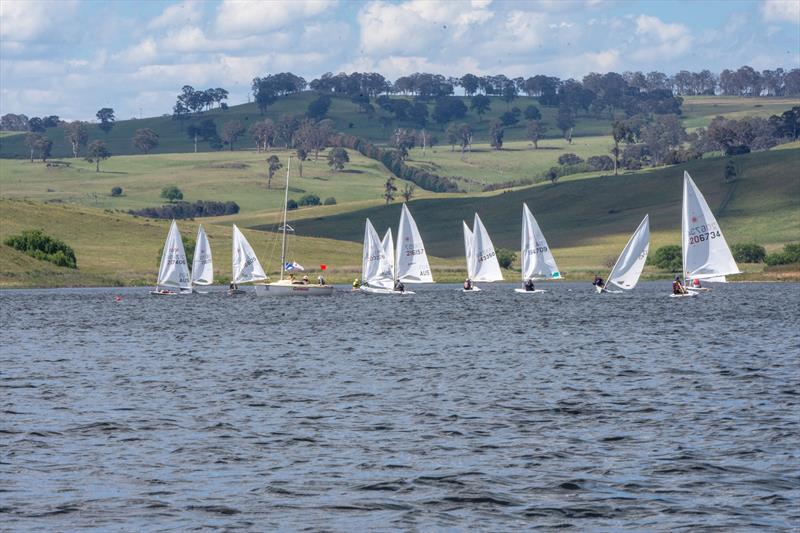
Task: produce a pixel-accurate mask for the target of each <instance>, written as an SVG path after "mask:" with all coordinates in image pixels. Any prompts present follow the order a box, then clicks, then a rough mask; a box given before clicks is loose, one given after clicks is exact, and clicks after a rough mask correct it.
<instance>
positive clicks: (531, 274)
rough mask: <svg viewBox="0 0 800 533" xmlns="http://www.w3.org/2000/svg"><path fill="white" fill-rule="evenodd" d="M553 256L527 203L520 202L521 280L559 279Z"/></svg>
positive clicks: (559, 274) (559, 275)
mask: <svg viewBox="0 0 800 533" xmlns="http://www.w3.org/2000/svg"><path fill="white" fill-rule="evenodd" d="M560 278H561V272H559V270H558V265H556V260H555V259H554V258H553V254H552V252H550V248H549V247H548V246H547V241H546V240H545V238H544V234H543V233H542V230H541V229H540V228H539V224H537V223H536V219H535V218H533V214H532V213H531V210H530V209H528V205H527V204H522V280H523V281H525V280H528V279H560Z"/></svg>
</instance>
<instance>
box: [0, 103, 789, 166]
mask: <svg viewBox="0 0 800 533" xmlns="http://www.w3.org/2000/svg"><path fill="white" fill-rule="evenodd" d="M176 93H177V90H176ZM315 97H316V94H315V93H313V92H311V91H306V92H303V93H298V94H292V95H288V96H285V97H281V98H279V99H278V101H277V102H275V103H274V104H273V105H271V106H270V107H269V109H268V110H267V112H266V114H265V115H261V114H260V113H259V111H258V107H257V106H256V104H254V103H249V104H241V105H232V106H230V107H229V108H228V110H227V111H222V110H219V109H214V110H211V111H205V112H203V113H201V114H200V115H196V116H193V117H192V118H191V119H189V120H186V121H175V120H172V118H171V116H170V115H165V116H161V117H152V118H142V119H128V120H122V119H123V118H124V117H118V118H119V120H118V121H117V122H116V123H115V125H114V128H113V129H112V130H111V131H110V132H109V133H108V135H106V134H105V133H103V132H102V131H101V130H100V129H99V128H98V127H97V125H94V124H93V125H90V127H89V139H90V141H91V140H94V139H102V140H105V141H107V143H108V145H109V149H110V150H111V153H112V154H115V155H131V154H137V153H138V152H137V151H136V150H135V148H134V147H133V145H132V144H131V138H132V137H133V134H134V132H135V131H136V130H137V129H139V128H150V129H152V130H154V131H155V132H156V133H158V134H159V136H160V145H159V146H158V148H156V149H155V150H154V152H153V153H157V154H168V153H181V152H191V151H193V150H194V145H193V143H192V142H191V140H190V139H189V138H188V137H187V135H186V126H187V125H188V124H191V123H195V122H199V121H201V120H204V119H209V118H210V119H213V120H214V121H215V123H216V124H217V129H218V130H221V128H222V125H223V124H224V123H225V122H228V121H231V120H239V121H241V122H242V123H243V124H244V125H245V126H246V127H248V128H249V127H250V125H251V124H253V123H254V122H256V121H258V120H261V119H262V118H264V117H270V118H272V119H277V118H278V117H279V116H280V115H282V114H284V113H294V114H298V115H304V114H305V112H306V109H307V107H308V104H309V102H311V101H312V100H313V99H314V98H315ZM398 98H399V97H398ZM464 100H465V103H466V104H467V105H469V99H468V98H465V99H464ZM491 100H492V104H491V110H490V111H488V112H487V113H486V114H485V115H484V116H483V117H482V119H481V118H480V117H478V116H477V115H476V114H475V113H474V112H470V113H468V114H467V117H466V118H465V120H464V121H465V122H468V123H470V124H471V126H472V128H473V130H474V131H475V140H476V141H477V142H481V141H486V139H487V132H488V128H489V123H490V122H491V121H492V119H494V118H497V117H499V116H500V115H501V114H502V113H504V112H505V111H507V110H508V108H510V107H514V106H516V107H519V108H520V109H522V110H524V109H525V108H526V107H527V106H528V105H537V106H538V107H539V109H540V111H541V113H542V120H543V121H544V122H545V123H547V124H548V126H549V131H548V133H547V134H546V136H545V137H546V138H550V139H557V138H559V137H560V132H558V131H557V130H556V128H555V115H556V111H557V110H556V109H555V108H552V107H544V106H541V105H539V103H538V101H537V100H536V99H535V98H528V97H524V96H521V97H519V98H517V99H516V100H514V101H513V102H512V103H511V104H510V105H508V106H507V105H506V103H505V102H504V101H502V100H501V99H499V98H498V97H491ZM169 104H170V105H171V103H169ZM792 105H798V100H797V99H791V98H758V99H748V98H735V97H703V96H698V97H686V98H685V100H684V106H683V110H684V120H685V123H686V126H687V127H697V126H703V125H705V124H707V123H708V122H710V121H711V119H712V118H713V117H714V116H716V115H728V114H731V113H735V114H747V115H762V116H769V115H771V114H775V113H781V112H783V111H785V110H786V109H789V108H790V107H792ZM166 107H167V106H166V105H165V108H166ZM432 110H433V104H429V111H432ZM382 114H383V113H381V112H378V113H376V114H375V116H374V117H372V118H370V117H368V116H367V115H366V114H364V113H359V112H358V110H357V108H356V106H355V105H354V104H352V103H351V102H350V101H349V99H348V98H345V97H338V96H337V97H333V98H332V105H331V108H330V110H329V112H328V117H329V118H330V119H332V120H333V122H334V127H335V129H336V130H337V131H341V132H345V133H349V134H353V135H357V136H360V137H363V138H367V139H370V140H372V141H375V142H380V143H385V142H387V139H388V137H389V134H390V132H391V131H392V129H393V128H395V127H398V126H402V127H415V126H414V124H413V123H411V122H408V121H402V122H396V121H393V122H392V123H391V125H390V126H389V127H388V128H384V127H382V126H381V124H380V121H379V120H378V117H379V116H381V115H382ZM522 122H524V121H522ZM610 122H611V120H610V118H603V119H599V118H595V117H587V116H583V115H581V116H579V117H578V120H577V125H576V127H575V130H574V136H575V137H584V136H597V135H609V133H610V125H609V124H610ZM428 130H429V131H431V132H432V133H433V134H434V135H437V131H438V136H439V137H440V143H444V142H445V140H444V135H443V132H442V131H441V130H440V128H439V126H438V125H436V124H435V123H433V122H431V123H429V125H428ZM45 135H46V136H47V137H48V138H50V139H51V140H52V141H53V157H56V158H59V157H71V156H72V151H71V148H70V146H69V144H68V143H67V141H66V140H65V139H64V133H63V131H61V130H60V129H59V128H50V129H49V130H48V131H47V132H46V133H45ZM524 135H525V126H524V124H522V123H520V124H519V125H516V126H513V127H510V128H507V130H506V136H505V138H506V141H515V140H523V139H524ZM250 146H252V142H251V141H250V139H249V137H247V138H245V139H242V140H240V141H239V144H238V146H237V149H242V148H244V147H250ZM198 150H201V151H213V150H212V149H211V148H210V147H209V146H208V144H207V143H200V144H198ZM28 155H29V151H28V149H27V147H26V146H25V136H24V135H10V136H2V137H0V158H21V159H24V158H26V157H28Z"/></svg>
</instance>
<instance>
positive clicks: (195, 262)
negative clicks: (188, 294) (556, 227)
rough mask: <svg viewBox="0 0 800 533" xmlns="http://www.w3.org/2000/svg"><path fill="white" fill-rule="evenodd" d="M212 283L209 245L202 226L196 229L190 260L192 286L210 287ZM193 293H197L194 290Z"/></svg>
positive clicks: (212, 268)
mask: <svg viewBox="0 0 800 533" xmlns="http://www.w3.org/2000/svg"><path fill="white" fill-rule="evenodd" d="M213 283H214V266H213V263H212V259H211V244H210V243H209V242H208V236H207V235H206V230H205V229H203V225H202V224H200V227H199V228H197V241H196V243H195V247H194V257H193V258H192V285H201V286H203V285H212V284H213ZM194 292H198V291H196V290H194Z"/></svg>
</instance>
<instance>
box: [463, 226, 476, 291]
mask: <svg viewBox="0 0 800 533" xmlns="http://www.w3.org/2000/svg"><path fill="white" fill-rule="evenodd" d="M461 223H462V224H463V225H464V256H465V257H466V258H467V277H468V278H469V279H472V278H473V277H475V272H474V270H473V268H474V267H473V265H472V230H470V229H469V226H467V223H466V222H464V221H463V220H462V221H461Z"/></svg>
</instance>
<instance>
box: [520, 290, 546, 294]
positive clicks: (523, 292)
mask: <svg viewBox="0 0 800 533" xmlns="http://www.w3.org/2000/svg"><path fill="white" fill-rule="evenodd" d="M514 292H516V293H518V294H541V293H543V292H547V291H546V290H544V289H536V290H532V291H526V290H525V289H514Z"/></svg>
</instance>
